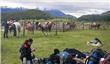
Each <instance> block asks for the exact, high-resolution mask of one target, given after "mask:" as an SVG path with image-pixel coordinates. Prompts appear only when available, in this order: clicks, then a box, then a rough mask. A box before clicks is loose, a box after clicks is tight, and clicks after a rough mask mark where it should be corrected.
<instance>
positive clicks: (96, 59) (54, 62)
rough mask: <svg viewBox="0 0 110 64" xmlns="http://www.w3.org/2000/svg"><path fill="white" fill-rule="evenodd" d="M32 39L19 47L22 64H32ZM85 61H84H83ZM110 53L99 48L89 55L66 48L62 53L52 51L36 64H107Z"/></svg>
mask: <svg viewBox="0 0 110 64" xmlns="http://www.w3.org/2000/svg"><path fill="white" fill-rule="evenodd" d="M32 43H33V39H32V38H29V39H27V40H25V42H24V43H23V44H22V46H21V47H20V50H19V52H20V59H21V61H22V64H34V63H33V59H34V58H35V56H33V54H32V52H34V51H35V49H32V48H31V45H32ZM85 59H86V60H85ZM37 61H38V60H37ZM109 63H110V53H107V52H106V51H104V50H102V49H101V48H95V49H93V50H92V51H91V53H90V54H88V53H83V52H81V51H79V50H77V49H75V48H66V49H64V50H63V52H60V50H59V49H54V52H53V53H52V54H51V55H50V56H49V57H48V58H44V59H40V61H39V62H37V63H36V64H109Z"/></svg>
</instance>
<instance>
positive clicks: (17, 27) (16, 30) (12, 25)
mask: <svg viewBox="0 0 110 64" xmlns="http://www.w3.org/2000/svg"><path fill="white" fill-rule="evenodd" d="M8 24H9V30H10V32H11V31H12V30H13V32H14V36H19V35H20V32H21V24H20V23H19V22H17V21H14V22H13V21H10V22H8Z"/></svg>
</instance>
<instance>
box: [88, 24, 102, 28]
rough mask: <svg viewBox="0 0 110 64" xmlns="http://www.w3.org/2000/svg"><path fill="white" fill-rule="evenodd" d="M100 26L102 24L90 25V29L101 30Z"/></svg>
mask: <svg viewBox="0 0 110 64" xmlns="http://www.w3.org/2000/svg"><path fill="white" fill-rule="evenodd" d="M100 26H101V24H97V23H93V24H91V25H90V28H91V29H99V28H100Z"/></svg>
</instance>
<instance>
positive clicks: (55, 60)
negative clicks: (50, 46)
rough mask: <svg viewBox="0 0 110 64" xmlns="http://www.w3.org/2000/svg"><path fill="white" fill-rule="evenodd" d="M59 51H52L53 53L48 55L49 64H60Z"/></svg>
mask: <svg viewBox="0 0 110 64" xmlns="http://www.w3.org/2000/svg"><path fill="white" fill-rule="evenodd" d="M59 54H60V51H59V50H58V49H54V53H53V54H51V55H50V57H49V60H50V61H51V64H60V56H59Z"/></svg>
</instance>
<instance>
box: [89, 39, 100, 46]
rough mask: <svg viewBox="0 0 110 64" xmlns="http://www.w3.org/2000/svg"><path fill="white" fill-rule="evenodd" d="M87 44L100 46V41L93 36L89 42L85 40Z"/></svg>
mask: <svg viewBox="0 0 110 64" xmlns="http://www.w3.org/2000/svg"><path fill="white" fill-rule="evenodd" d="M87 45H92V46H102V42H101V41H100V40H99V39H98V38H94V39H93V40H91V41H90V42H87Z"/></svg>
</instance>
